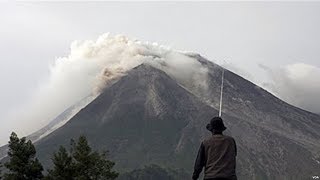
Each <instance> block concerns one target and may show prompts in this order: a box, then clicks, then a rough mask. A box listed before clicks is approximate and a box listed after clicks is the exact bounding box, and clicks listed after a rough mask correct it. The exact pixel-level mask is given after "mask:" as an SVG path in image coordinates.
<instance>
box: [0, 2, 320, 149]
mask: <svg viewBox="0 0 320 180" xmlns="http://www.w3.org/2000/svg"><path fill="white" fill-rule="evenodd" d="M0 23H1V24H0V82H1V88H0V99H1V101H0V122H1V124H2V125H1V127H0V132H1V133H0V144H1V143H2V142H3V141H4V140H5V139H7V136H8V135H9V134H8V133H9V132H10V131H12V130H16V129H17V128H18V127H17V126H14V125H11V124H12V123H10V122H9V119H10V118H8V117H9V116H10V115H12V114H14V113H17V112H19V109H21V108H25V106H27V104H28V103H30V102H31V101H32V97H33V93H34V92H35V91H37V90H38V89H39V87H41V85H42V84H43V83H44V82H45V81H46V80H47V79H48V77H49V66H50V65H52V64H53V63H54V61H55V60H56V59H57V57H62V56H67V55H68V53H69V50H70V44H71V42H72V41H74V40H88V39H92V40H95V39H96V38H97V37H98V36H99V35H101V34H103V33H106V32H111V33H112V34H119V33H120V34H124V35H127V36H129V37H132V38H137V39H140V40H142V41H150V42H158V43H159V44H164V45H167V46H170V47H172V48H174V49H178V50H187V51H193V52H197V53H200V54H201V55H202V56H204V57H206V58H208V59H209V60H212V61H214V62H217V63H219V64H223V65H224V66H225V67H227V68H230V69H231V70H233V71H236V72H237V73H239V74H241V75H242V76H244V77H246V78H248V79H249V80H251V81H253V82H255V83H257V84H259V85H261V86H263V87H265V88H266V89H267V90H269V91H270V92H272V93H274V94H275V95H277V96H278V97H281V98H282V99H284V100H286V101H288V102H289V103H291V104H294V105H296V106H299V107H302V108H304V109H308V110H310V111H313V112H320V93H319V92H320V80H319V79H320V69H319V68H320V59H319V57H320V49H319V48H320V35H319V32H320V3H318V2H308V3H299V2H294V3H289V2H282V3H279V2H271V3H265V2H246V3H244V2H236V3H233V2H225V3H220V2H202V3H195V2H194V3H191V2H188V3H181V2H179V3H169V2H165V3H151V2H140V3H136V2H130V3H125V2H119V3H114V2H113V3H111V2H105V3H103V2H99V3H71V2H69V3H62V2H61V3H29V2H18V3H8V2H2V3H0ZM9 124H10V125H9ZM19 131H20V132H23V130H19Z"/></svg>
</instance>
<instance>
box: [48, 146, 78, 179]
mask: <svg viewBox="0 0 320 180" xmlns="http://www.w3.org/2000/svg"><path fill="white" fill-rule="evenodd" d="M52 162H53V165H54V167H53V169H52V170H48V175H47V176H46V177H45V179H46V180H50V179H60V180H72V179H74V177H75V173H76V171H75V166H74V162H73V160H72V157H71V155H69V153H68V152H67V150H66V149H65V148H64V147H63V146H60V149H59V151H58V152H56V153H54V154H53V157H52Z"/></svg>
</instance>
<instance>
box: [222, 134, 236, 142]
mask: <svg viewBox="0 0 320 180" xmlns="http://www.w3.org/2000/svg"><path fill="white" fill-rule="evenodd" d="M223 136H224V138H225V139H228V140H231V141H234V138H233V137H231V136H228V135H223Z"/></svg>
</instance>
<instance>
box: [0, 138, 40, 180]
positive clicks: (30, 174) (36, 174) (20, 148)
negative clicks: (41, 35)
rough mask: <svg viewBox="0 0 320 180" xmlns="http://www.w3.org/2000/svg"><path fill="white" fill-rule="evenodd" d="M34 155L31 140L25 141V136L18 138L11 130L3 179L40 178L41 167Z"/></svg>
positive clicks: (34, 150) (24, 179)
mask: <svg viewBox="0 0 320 180" xmlns="http://www.w3.org/2000/svg"><path fill="white" fill-rule="evenodd" d="M35 155H36V149H35V147H34V145H33V144H32V142H31V141H30V140H29V141H27V140H26V138H25V137H23V138H21V139H19V138H18V136H17V134H16V133H14V132H12V134H11V136H10V141H9V151H8V156H9V161H8V162H7V163H5V164H4V166H5V167H6V168H7V169H8V172H6V173H5V174H4V177H3V178H4V180H12V179H19V180H20V179H21V180H37V179H42V178H43V175H42V171H43V167H42V165H41V164H40V162H39V161H38V159H37V158H35Z"/></svg>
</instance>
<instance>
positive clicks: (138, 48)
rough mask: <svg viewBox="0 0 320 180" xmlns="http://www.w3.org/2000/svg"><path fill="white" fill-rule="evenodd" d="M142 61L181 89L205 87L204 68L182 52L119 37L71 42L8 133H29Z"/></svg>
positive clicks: (95, 92) (90, 96) (16, 116)
mask: <svg viewBox="0 0 320 180" xmlns="http://www.w3.org/2000/svg"><path fill="white" fill-rule="evenodd" d="M142 63H149V64H151V65H152V66H154V67H156V68H159V69H161V70H163V71H165V72H167V73H168V74H169V75H170V76H172V77H173V78H175V79H177V80H178V81H179V82H180V83H181V84H182V85H184V86H197V87H199V88H203V89H205V88H206V75H207V69H206V68H204V67H202V65H201V63H199V62H198V61H197V60H195V59H193V58H191V57H189V56H187V55H185V54H184V53H182V52H178V51H174V50H171V49H170V48H167V47H163V46H159V45H157V44H155V43H147V42H141V41H138V40H135V39H129V38H127V37H125V36H122V35H116V36H111V35H110V34H104V35H102V36H100V37H99V38H98V39H97V40H96V41H91V40H88V41H75V42H73V43H72V45H71V51H70V54H69V55H68V56H67V57H62V58H58V59H57V60H56V61H55V63H54V64H53V65H52V66H51V67H50V78H49V79H48V81H47V82H45V83H44V84H42V85H41V87H40V89H39V91H38V92H36V93H35V95H34V97H33V98H32V103H31V104H29V105H28V106H27V107H26V108H23V110H21V112H19V113H16V114H15V115H13V117H12V119H13V120H12V121H11V122H12V124H11V126H12V129H13V130H15V131H18V132H20V133H21V134H23V135H27V134H30V133H31V132H34V131H35V130H37V129H39V128H40V127H43V126H45V125H46V124H47V123H48V122H49V121H51V120H52V119H53V118H55V117H56V116H57V115H59V114H60V113H61V112H63V111H64V110H65V109H67V108H68V107H70V106H72V105H74V104H76V103H78V102H79V101H80V100H82V99H83V98H85V97H88V96H89V99H90V100H93V99H94V98H95V97H96V96H97V95H99V93H100V92H101V91H102V90H103V89H104V88H105V87H108V86H109V85H110V84H112V83H113V82H114V81H115V80H117V79H119V78H120V77H122V76H124V75H125V74H126V72H127V71H128V70H130V69H132V68H134V67H136V66H138V65H140V64H142ZM80 108H82V107H79V109H80ZM22 124H23V125H22ZM21 125H22V126H21Z"/></svg>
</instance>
